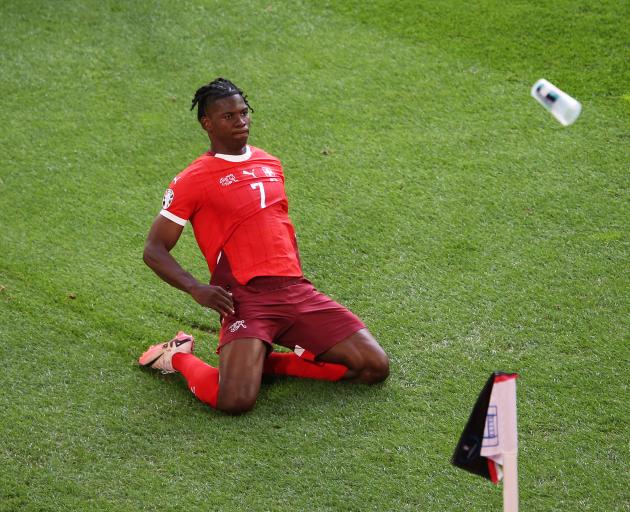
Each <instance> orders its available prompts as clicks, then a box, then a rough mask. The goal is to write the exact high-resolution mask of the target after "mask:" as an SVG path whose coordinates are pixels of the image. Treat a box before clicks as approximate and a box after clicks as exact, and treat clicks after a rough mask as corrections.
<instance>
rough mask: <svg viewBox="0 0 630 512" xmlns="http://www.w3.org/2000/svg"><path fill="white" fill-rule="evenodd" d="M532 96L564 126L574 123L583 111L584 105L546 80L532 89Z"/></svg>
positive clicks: (538, 82)
mask: <svg viewBox="0 0 630 512" xmlns="http://www.w3.org/2000/svg"><path fill="white" fill-rule="evenodd" d="M532 96H533V97H534V99H535V100H536V101H537V102H538V103H540V104H541V105H542V106H543V107H545V108H546V109H547V110H548V111H549V112H551V114H552V115H553V117H555V118H556V119H557V120H558V121H560V123H561V124H562V125H563V126H569V125H570V124H572V123H574V122H575V120H576V119H577V118H578V117H579V115H580V112H581V111H582V105H581V104H580V102H579V101H577V100H576V99H575V98H572V97H571V96H569V95H568V94H567V93H566V92H563V91H561V90H560V89H558V88H557V87H556V86H555V85H553V84H552V83H549V82H548V81H547V80H545V79H544V78H541V79H540V80H538V81H537V82H536V83H535V84H534V86H533V87H532Z"/></svg>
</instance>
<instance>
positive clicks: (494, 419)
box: [451, 372, 518, 512]
mask: <svg viewBox="0 0 630 512" xmlns="http://www.w3.org/2000/svg"><path fill="white" fill-rule="evenodd" d="M517 377H518V375H517V374H516V373H503V372H494V373H493V374H492V375H490V378H489V379H488V381H487V382H486V385H485V386H484V388H483V390H482V391H481V393H480V394H479V398H477V403H475V407H474V408H473V411H472V413H471V415H470V418H468V423H467V424H466V427H465V428H464V432H463V433H462V435H461V437H460V438H459V442H458V443H457V447H456V448H455V452H454V453H453V458H452V460H451V462H452V463H453V464H454V465H455V466H457V467H459V468H462V469H465V470H466V471H470V472H471V473H475V474H477V475H481V476H483V477H485V478H488V479H489V480H491V481H492V483H495V484H496V483H498V482H499V481H500V480H501V479H503V485H504V487H503V510H504V511H505V512H508V511H509V512H516V511H517V510H518V476H517V466H516V454H517V451H518V435H517V430H516V378H517Z"/></svg>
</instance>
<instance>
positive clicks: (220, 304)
mask: <svg viewBox="0 0 630 512" xmlns="http://www.w3.org/2000/svg"><path fill="white" fill-rule="evenodd" d="M183 229H184V228H183V226H180V225H179V224H176V223H175V222H172V221H170V220H168V219H167V218H165V217H162V216H161V215H158V216H157V218H156V219H155V220H154V221H153V225H152V226H151V229H150V231H149V235H148V236H147V241H146V244H145V246H144V262H145V263H146V264H147V265H148V266H149V267H150V268H151V269H152V270H153V271H154V272H155V273H156V274H157V275H158V276H160V278H161V279H162V280H164V281H166V282H167V283H168V284H170V285H171V286H173V287H175V288H178V289H179V290H182V291H185V292H187V293H189V294H190V295H191V297H192V298H193V299H194V300H195V301H196V302H197V303H199V304H201V305H202V306H205V307H208V308H212V309H214V310H215V311H217V312H218V313H219V314H220V315H222V316H225V315H227V314H231V313H232V314H233V313H234V304H233V302H232V295H231V294H230V293H229V292H227V291H226V290H224V289H223V288H221V287H220V286H212V285H207V284H203V283H200V282H199V281H197V279H195V278H194V277H193V276H192V275H191V274H190V273H189V272H187V271H186V270H184V269H183V268H182V266H181V265H180V264H179V263H178V262H177V260H176V259H175V258H174V257H173V256H172V255H171V252H170V251H171V249H173V247H175V245H176V244H177V241H178V240H179V237H180V236H181V234H182V231H183Z"/></svg>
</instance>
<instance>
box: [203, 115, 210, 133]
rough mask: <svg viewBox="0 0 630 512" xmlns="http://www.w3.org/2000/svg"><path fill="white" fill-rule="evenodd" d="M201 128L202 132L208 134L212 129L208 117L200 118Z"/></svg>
mask: <svg viewBox="0 0 630 512" xmlns="http://www.w3.org/2000/svg"><path fill="white" fill-rule="evenodd" d="M201 126H203V129H204V130H206V131H207V132H208V133H210V130H211V129H212V123H211V122H210V118H209V117H208V116H203V117H202V118H201Z"/></svg>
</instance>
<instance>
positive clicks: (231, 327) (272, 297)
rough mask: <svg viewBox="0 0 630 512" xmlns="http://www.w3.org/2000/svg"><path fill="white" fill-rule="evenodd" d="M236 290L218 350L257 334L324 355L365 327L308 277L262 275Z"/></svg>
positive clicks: (222, 327) (234, 289)
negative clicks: (232, 306)
mask: <svg viewBox="0 0 630 512" xmlns="http://www.w3.org/2000/svg"><path fill="white" fill-rule="evenodd" d="M230 291H231V292H232V298H233V300H234V309H235V314H234V315H229V316H227V317H225V318H224V319H223V321H222V323H221V333H220V335H219V346H218V348H217V353H218V352H219V351H220V350H221V348H222V347H223V346H224V345H227V344H228V343H230V342H231V341H232V340H235V339H239V338H257V339H259V340H262V341H264V342H266V343H268V344H269V346H270V348H271V345H272V344H273V343H276V344H278V345H282V346H283V347H287V348H290V349H291V350H294V349H295V347H296V345H297V346H299V347H301V348H303V349H305V350H307V351H309V352H311V353H312V354H313V355H314V356H318V355H319V354H322V353H324V352H326V351H327V350H328V349H330V348H331V347H333V346H334V345H336V344H337V343H339V342H340V341H343V340H345V339H346V338H347V337H348V336H351V335H352V334H354V333H355V332H357V331H359V330H360V329H363V328H364V327H365V324H364V323H363V322H362V321H361V320H359V318H358V317H357V316H356V315H354V314H353V313H352V312H350V311H349V310H347V309H346V308H344V307H343V306H342V305H340V304H338V303H336V302H335V301H334V300H332V299H331V298H330V297H327V296H326V295H324V294H323V293H321V292H319V291H317V290H316V289H315V287H314V286H313V285H312V284H311V283H310V281H308V280H307V279H305V278H303V277H290V278H287V277H258V278H255V279H253V280H252V281H250V283H248V284H247V285H245V286H238V287H234V288H231V289H230Z"/></svg>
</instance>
